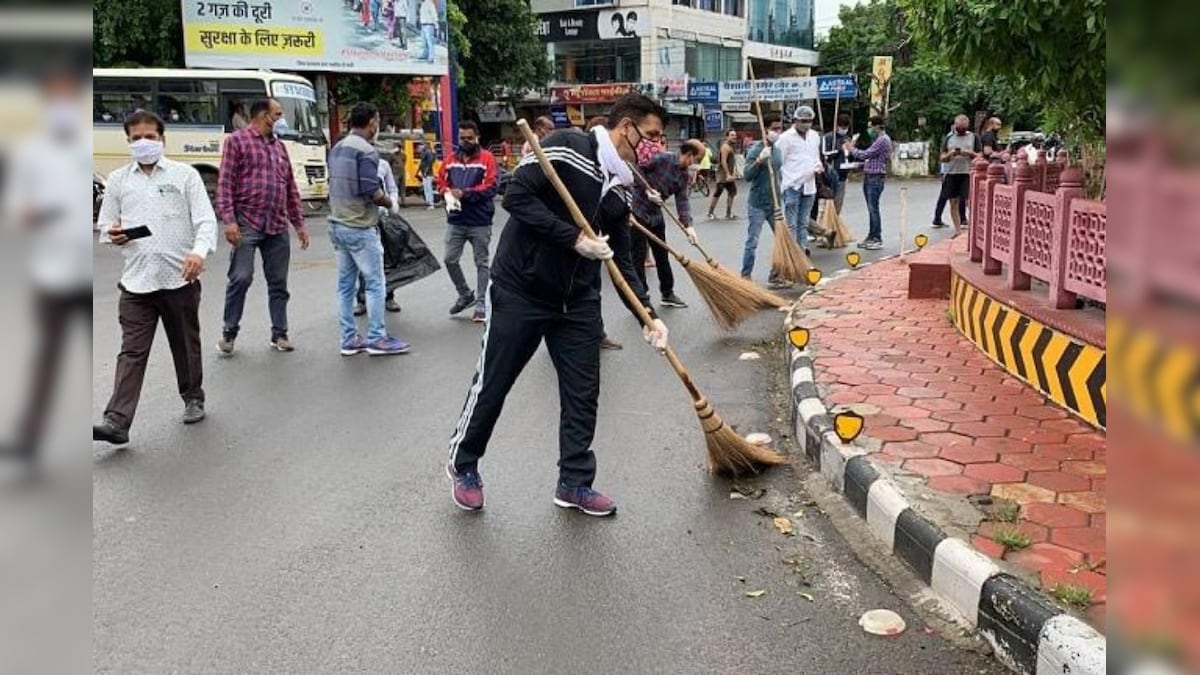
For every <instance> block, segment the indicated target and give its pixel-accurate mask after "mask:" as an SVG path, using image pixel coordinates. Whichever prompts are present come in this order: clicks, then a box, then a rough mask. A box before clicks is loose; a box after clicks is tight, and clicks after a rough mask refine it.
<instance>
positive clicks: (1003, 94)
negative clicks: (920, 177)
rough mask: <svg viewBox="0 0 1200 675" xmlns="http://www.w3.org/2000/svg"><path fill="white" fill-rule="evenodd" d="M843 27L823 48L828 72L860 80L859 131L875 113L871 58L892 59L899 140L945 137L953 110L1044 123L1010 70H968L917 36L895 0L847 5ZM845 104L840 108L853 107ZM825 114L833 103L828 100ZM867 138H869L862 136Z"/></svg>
mask: <svg viewBox="0 0 1200 675" xmlns="http://www.w3.org/2000/svg"><path fill="white" fill-rule="evenodd" d="M839 19H840V22H841V25H839V26H837V27H835V28H833V29H832V30H831V31H830V32H829V34H828V35H827V36H826V37H825V39H824V40H822V42H821V43H820V45H819V49H820V52H821V64H822V65H821V68H820V71H821V72H822V73H831V74H832V73H854V74H855V75H857V77H858V81H859V83H860V87H859V96H858V99H857V101H856V103H857V106H856V107H854V110H855V113H856V117H857V119H855V120H854V124H855V127H856V128H862V127H863V126H864V125H865V124H866V118H867V116H868V115H870V107H869V104H870V82H871V59H872V57H874V56H876V55H880V56H891V57H892V58H893V63H892V72H893V75H892V90H891V98H892V100H891V104H892V106H896V105H897V104H898V105H899V107H896V108H895V110H894V111H893V112H892V113H891V114H890V116H889V118H888V127H889V132H890V133H891V134H892V135H893V136H894V137H895V138H896V139H897V140H927V141H930V142H931V143H934V144H935V145H936V144H937V143H939V142H940V140H941V137H942V136H943V135H944V134H945V132H946V130H947V129H948V127H949V126H950V123H951V121H952V120H953V118H954V116H955V115H958V114H960V113H965V114H967V115H973V114H974V113H975V112H976V111H986V112H988V113H990V114H995V115H999V116H1001V117H1002V118H1003V119H1005V120H1007V121H1009V122H1010V123H1012V125H1013V128H1015V129H1035V128H1038V127H1039V126H1041V123H1042V114H1041V112H1042V109H1041V104H1040V103H1039V102H1037V101H1034V100H1031V99H1030V97H1029V96H1028V95H1027V94H1026V93H1025V92H1024V90H1023V89H1022V87H1021V86H1019V84H1018V82H1017V81H1016V79H1015V78H1014V77H1013V76H1012V75H1011V74H1009V75H1005V76H1000V77H994V78H990V79H986V80H985V79H982V78H980V77H977V76H975V75H974V74H973V73H970V72H964V70H963V69H962V68H958V67H956V66H955V65H954V64H953V63H951V62H948V61H947V60H945V59H944V58H942V56H941V55H940V54H939V53H937V52H935V51H933V50H932V49H930V48H929V47H928V45H926V44H925V43H922V42H920V41H918V40H915V39H914V37H913V33H912V31H910V30H909V26H910V24H911V18H910V17H909V16H908V15H907V13H906V12H905V11H904V10H903V8H902V6H901V3H899V2H897V0H872V1H871V2H869V3H867V4H861V5H857V6H845V5H843V6H842V9H841V11H840V13H839ZM846 103H847V102H845V101H843V103H842V109H843V110H845V111H847V112H849V111H850V109H849V107H848V106H847V105H846ZM824 109H825V112H826V113H831V112H832V105H831V104H830V103H829V102H828V101H826V102H825V103H824ZM863 142H864V143H865V142H866V141H865V140H864V141H863Z"/></svg>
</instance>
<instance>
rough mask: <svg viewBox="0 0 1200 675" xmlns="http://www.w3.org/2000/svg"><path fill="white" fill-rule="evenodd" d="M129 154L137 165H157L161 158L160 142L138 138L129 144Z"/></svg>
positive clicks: (161, 147)
mask: <svg viewBox="0 0 1200 675" xmlns="http://www.w3.org/2000/svg"><path fill="white" fill-rule="evenodd" d="M129 154H130V155H133V159H134V161H135V162H137V163H138V164H146V165H149V164H157V163H158V160H160V159H162V156H163V144H162V141H152V140H150V139H149V138H140V139H138V140H136V141H134V142H132V143H130V144H129Z"/></svg>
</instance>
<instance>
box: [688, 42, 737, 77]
mask: <svg viewBox="0 0 1200 675" xmlns="http://www.w3.org/2000/svg"><path fill="white" fill-rule="evenodd" d="M685 54H686V56H685V60H686V63H687V72H688V75H689V76H690V77H691V78H692V79H694V80H708V81H720V80H740V79H742V76H743V73H742V72H741V70H742V52H741V50H739V49H736V48H733V47H722V46H720V45H710V44H705V43H692V44H689V45H688V46H687V51H686V52H685Z"/></svg>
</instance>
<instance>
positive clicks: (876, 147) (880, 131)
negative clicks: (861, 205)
mask: <svg viewBox="0 0 1200 675" xmlns="http://www.w3.org/2000/svg"><path fill="white" fill-rule="evenodd" d="M868 124H870V128H869V129H867V135H868V136H870V137H871V139H872V141H871V145H870V147H868V148H867V149H866V150H858V149H855V148H854V147H853V146H852V145H850V142H849V141H847V142H846V146H845V148H844V149H845V151H846V156H847V157H851V158H853V159H861V160H862V161H863V196H864V197H865V198H866V200H867V216H868V218H869V221H870V224H871V229H870V232H869V233H868V234H867V238H866V239H864V240H862V241H860V242H859V243H858V247H859V248H861V249H865V250H868V251H878V250H879V249H881V248H883V219H882V217H881V216H880V214H879V198H880V197H881V196H882V195H883V183H884V180H885V179H886V178H887V170H888V162H890V161H891V159H892V139H891V138H890V137H889V136H888V135H887V129H886V127H885V124H884V120H883V118H882V117H880V116H878V115H876V116H874V117H872V118H871V119H870V120H869V121H868Z"/></svg>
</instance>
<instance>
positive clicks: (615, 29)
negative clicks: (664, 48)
mask: <svg viewBox="0 0 1200 675" xmlns="http://www.w3.org/2000/svg"><path fill="white" fill-rule="evenodd" d="M639 10H640V11H639ZM648 10H649V8H648V7H637V8H634V9H602V10H584V11H581V12H547V13H545V14H538V15H537V25H536V32H537V36H538V40H541V41H542V42H576V41H579V40H628V39H636V38H639V37H642V36H645V35H652V34H653V32H654V31H653V27H652V26H651V23H650V12H649V11H648Z"/></svg>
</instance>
